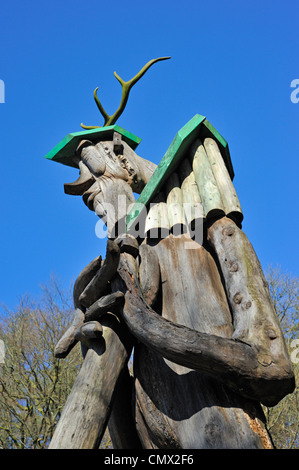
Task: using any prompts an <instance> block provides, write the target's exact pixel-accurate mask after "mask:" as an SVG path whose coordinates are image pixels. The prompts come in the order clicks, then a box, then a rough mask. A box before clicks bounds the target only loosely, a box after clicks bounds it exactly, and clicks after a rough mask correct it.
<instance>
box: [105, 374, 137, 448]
mask: <svg viewBox="0 0 299 470" xmlns="http://www.w3.org/2000/svg"><path fill="white" fill-rule="evenodd" d="M108 429H109V434H110V437H111V440H112V445H113V449H141V447H142V446H141V442H140V440H139V437H138V434H137V431H136V423H135V416H134V379H133V377H131V375H130V373H129V371H128V368H127V367H124V369H123V371H122V373H121V375H120V377H119V380H118V383H117V386H116V392H115V396H114V399H113V407H112V410H111V414H110V418H109V421H108Z"/></svg>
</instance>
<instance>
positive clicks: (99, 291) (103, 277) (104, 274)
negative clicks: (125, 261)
mask: <svg viewBox="0 0 299 470" xmlns="http://www.w3.org/2000/svg"><path fill="white" fill-rule="evenodd" d="M119 255H120V250H119V247H118V246H117V244H116V243H115V242H113V241H112V240H108V242H107V251H106V259H105V260H104V263H103V266H101V268H100V269H99V271H98V272H97V273H96V275H95V276H94V277H93V279H92V280H91V281H90V282H89V284H88V285H87V287H86V288H85V289H84V291H83V292H82V294H81V295H80V297H79V302H80V303H81V304H82V305H84V307H86V308H88V307H90V306H91V305H92V304H94V303H95V302H96V301H97V299H98V298H99V297H100V296H101V295H103V293H104V292H105V290H106V288H107V283H108V282H109V281H110V279H111V278H112V276H113V275H114V274H115V272H116V269H117V266H118V263H119Z"/></svg>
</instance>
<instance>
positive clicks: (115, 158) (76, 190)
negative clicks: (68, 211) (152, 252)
mask: <svg viewBox="0 0 299 470" xmlns="http://www.w3.org/2000/svg"><path fill="white" fill-rule="evenodd" d="M119 136H120V135H119V134H117V139H116V138H115V137H114V140H113V141H105V142H98V143H97V144H93V143H92V142H90V141H86V140H85V141H81V142H80V144H79V146H78V148H77V152H76V153H77V155H76V157H75V158H76V163H77V164H78V167H79V169H80V176H79V178H78V179H77V181H75V182H73V183H67V184H65V185H64V190H65V192H66V193H67V194H72V195H82V196H83V201H84V203H85V205H86V206H87V207H88V208H89V209H90V210H92V211H94V212H95V213H96V214H97V215H98V216H99V217H100V218H101V219H103V221H104V222H105V223H106V225H107V226H108V232H110V231H111V230H113V229H114V227H115V225H116V224H119V222H120V220H124V218H125V216H126V214H127V212H128V207H129V205H131V204H133V203H134V202H135V198H134V195H133V191H134V192H136V193H140V192H141V191H142V189H143V188H144V186H145V184H146V183H147V181H148V179H149V178H150V177H151V175H152V173H153V171H154V170H155V168H156V165H154V164H152V163H151V162H148V161H147V160H144V159H142V158H140V157H139V156H138V155H136V153H135V152H134V151H133V150H132V149H131V147H130V146H129V145H128V144H127V143H126V142H124V141H121V139H120V138H119ZM109 228H110V229H109Z"/></svg>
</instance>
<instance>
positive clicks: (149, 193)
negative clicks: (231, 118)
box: [127, 114, 234, 230]
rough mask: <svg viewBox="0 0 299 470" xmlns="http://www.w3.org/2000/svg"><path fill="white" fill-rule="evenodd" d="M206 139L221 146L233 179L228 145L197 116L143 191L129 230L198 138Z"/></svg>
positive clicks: (128, 217) (170, 148)
mask: <svg viewBox="0 0 299 470" xmlns="http://www.w3.org/2000/svg"><path fill="white" fill-rule="evenodd" d="M206 137H213V138H214V139H216V140H217V142H218V144H219V150H220V152H221V154H222V157H223V159H224V162H225V164H226V167H227V169H228V172H229V174H230V176H231V178H232V179H233V176H234V173H233V168H232V164H231V159H230V154H229V150H228V144H227V142H226V141H225V140H224V138H223V137H222V136H221V135H220V134H219V132H218V131H216V129H215V128H214V127H213V126H212V125H211V124H210V123H209V121H207V120H206V118H205V117H204V116H201V115H200V114H196V115H195V116H194V117H193V118H192V119H191V120H190V121H189V122H187V124H185V126H184V127H182V129H181V130H179V132H178V133H177V134H176V136H175V138H174V139H173V141H172V143H171V145H170V147H169V148H168V150H167V152H166V154H165V155H164V157H163V158H162V160H161V162H160V163H159V165H158V166H157V168H156V170H155V172H154V174H153V176H152V177H151V178H150V180H149V182H148V183H147V185H146V186H145V188H144V189H143V191H142V193H141V194H140V196H139V198H138V199H137V201H136V204H135V205H134V206H133V208H132V210H131V211H130V212H129V214H128V216H127V229H128V230H129V229H130V227H131V226H132V224H133V223H134V222H136V219H137V217H138V216H139V214H140V213H141V211H142V208H143V207H147V206H148V204H149V203H150V202H151V201H152V200H153V198H154V197H155V195H156V194H157V193H158V192H159V190H160V189H161V187H162V185H163V183H164V182H165V181H166V180H167V178H168V177H169V176H170V174H171V173H172V172H173V171H175V169H176V167H177V165H178V163H179V162H180V160H181V158H182V157H184V156H185V155H186V151H187V150H188V148H189V147H190V146H191V144H192V143H193V142H194V140H195V139H196V138H200V139H201V140H204V139H205V138H206Z"/></svg>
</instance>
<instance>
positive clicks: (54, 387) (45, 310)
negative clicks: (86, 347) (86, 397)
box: [0, 279, 81, 449]
mask: <svg viewBox="0 0 299 470" xmlns="http://www.w3.org/2000/svg"><path fill="white" fill-rule="evenodd" d="M71 302H72V300H71V296H70V292H69V291H65V290H63V289H62V288H61V287H60V286H59V285H58V284H57V282H56V281H55V279H51V281H50V282H49V283H48V284H47V285H46V286H43V287H42V296H41V299H40V300H39V301H38V302H35V301H33V300H32V299H30V297H24V298H23V299H22V300H21V302H20V304H19V306H18V307H17V308H16V309H15V310H14V311H8V310H7V309H3V310H2V312H1V315H0V338H1V340H2V341H3V342H4V344H5V360H4V363H2V364H1V365H0V392H1V393H0V447H2V448H6V449H8V448H10V449H11V448H31V449H37V448H43V447H45V446H46V445H47V443H48V442H49V440H50V438H51V436H52V433H53V430H54V427H55V424H56V423H57V421H58V419H59V417H60V414H61V411H62V408H63V405H64V403H65V401H66V398H67V396H68V394H69V392H70V390H71V387H72V385H73V382H74V380H75V377H76V375H77V373H78V369H79V367H80V363H81V351H80V348H74V350H73V351H72V353H71V354H70V355H69V357H68V358H67V360H65V361H60V360H59V359H56V358H55V357H54V348H55V345H56V343H57V340H58V339H59V337H60V336H61V332H62V331H63V330H64V329H65V327H66V325H67V324H68V322H69V318H70V315H71V312H72V305H71Z"/></svg>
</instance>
